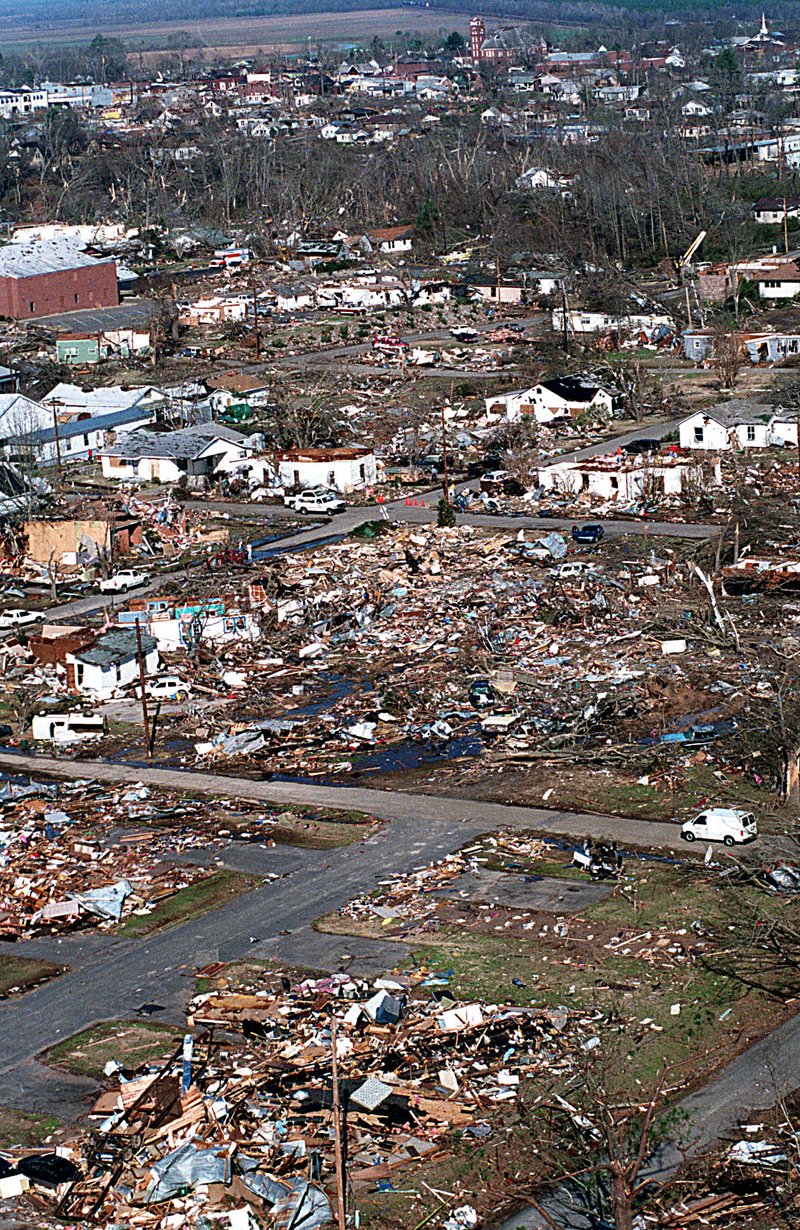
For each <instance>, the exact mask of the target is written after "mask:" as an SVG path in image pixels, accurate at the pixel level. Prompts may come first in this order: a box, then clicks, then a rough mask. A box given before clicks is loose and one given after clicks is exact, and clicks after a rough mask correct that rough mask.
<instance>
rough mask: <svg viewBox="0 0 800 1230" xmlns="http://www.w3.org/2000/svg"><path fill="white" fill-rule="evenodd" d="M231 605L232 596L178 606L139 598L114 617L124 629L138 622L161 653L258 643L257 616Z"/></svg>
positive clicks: (232, 601) (200, 600) (200, 599)
mask: <svg viewBox="0 0 800 1230" xmlns="http://www.w3.org/2000/svg"><path fill="white" fill-rule="evenodd" d="M234 602H235V600H234V598H233V597H231V596H227V597H222V598H199V599H197V600H196V601H194V602H185V601H184V602H181V603H180V604H179V605H177V604H174V603H171V602H167V601H156V602H153V601H147V600H144V599H139V600H138V601H135V602H132V603H131V606H130V608H129V609H128V610H127V611H120V613H119V615H118V617H117V618H118V620H119V622H120V624H121V625H123V626H124V627H130V626H131V625H135V624H136V623H137V621H138V622H141V623H142V624H143V626H145V627H146V628H147V630H148V632H149V633H150V635H151V636H152V637H154V639H155V641H156V643H157V645H158V649H159V652H161V653H165V652H166V653H173V652H175V651H176V650H180V649H194V648H196V647H197V646H198V645H199V644H200V643H201V641H203V642H208V643H211V644H217V645H219V644H227V643H229V642H231V641H239V642H241V641H256V640H258V639H259V637H260V636H261V628H260V625H259V622H258V618H257V616H256V615H255V614H254V613H253V612H252V611H242V610H240V609H239V607H238V606H235V605H234Z"/></svg>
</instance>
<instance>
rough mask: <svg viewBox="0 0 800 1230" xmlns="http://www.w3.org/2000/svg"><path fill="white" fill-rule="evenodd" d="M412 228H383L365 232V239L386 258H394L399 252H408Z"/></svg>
mask: <svg viewBox="0 0 800 1230" xmlns="http://www.w3.org/2000/svg"><path fill="white" fill-rule="evenodd" d="M413 236H414V228H413V227H412V226H385V227H379V228H378V229H377V230H372V231H367V238H368V239H369V242H370V245H371V246H372V247H373V248H377V249H378V251H379V252H385V253H386V255H387V256H395V255H397V253H399V252H410V251H411V249H412V247H413V244H414V240H413Z"/></svg>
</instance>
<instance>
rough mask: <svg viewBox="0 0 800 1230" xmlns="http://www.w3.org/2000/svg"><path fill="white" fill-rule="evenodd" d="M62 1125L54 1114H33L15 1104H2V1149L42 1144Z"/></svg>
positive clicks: (0, 1128)
mask: <svg viewBox="0 0 800 1230" xmlns="http://www.w3.org/2000/svg"><path fill="white" fill-rule="evenodd" d="M60 1126H61V1125H60V1122H59V1120H58V1119H56V1117H55V1116H54V1115H32V1114H27V1113H26V1112H25V1111H22V1110H17V1109H16V1108H15V1107H13V1106H0V1149H11V1148H13V1147H14V1146H18V1145H23V1146H26V1145H28V1146H29V1145H41V1144H42V1143H43V1142H44V1140H45V1139H46V1138H47V1137H48V1136H50V1135H51V1133H53V1132H55V1131H56V1130H57V1129H58V1128H59V1127H60Z"/></svg>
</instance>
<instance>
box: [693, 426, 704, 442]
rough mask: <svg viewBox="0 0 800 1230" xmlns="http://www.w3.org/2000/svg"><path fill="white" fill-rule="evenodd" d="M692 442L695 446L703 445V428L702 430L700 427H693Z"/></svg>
mask: <svg viewBox="0 0 800 1230" xmlns="http://www.w3.org/2000/svg"><path fill="white" fill-rule="evenodd" d="M694 442H695V444H702V443H703V428H702V427H695V429H694Z"/></svg>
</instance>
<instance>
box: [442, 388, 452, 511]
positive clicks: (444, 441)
mask: <svg viewBox="0 0 800 1230" xmlns="http://www.w3.org/2000/svg"><path fill="white" fill-rule="evenodd" d="M442 482H443V484H444V498H445V502H446V503H447V504H449V503H450V482H449V480H448V475H447V429H446V426H445V421H444V402H442Z"/></svg>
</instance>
